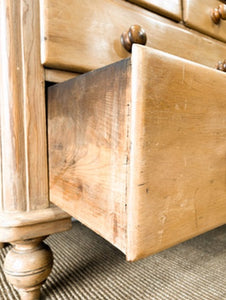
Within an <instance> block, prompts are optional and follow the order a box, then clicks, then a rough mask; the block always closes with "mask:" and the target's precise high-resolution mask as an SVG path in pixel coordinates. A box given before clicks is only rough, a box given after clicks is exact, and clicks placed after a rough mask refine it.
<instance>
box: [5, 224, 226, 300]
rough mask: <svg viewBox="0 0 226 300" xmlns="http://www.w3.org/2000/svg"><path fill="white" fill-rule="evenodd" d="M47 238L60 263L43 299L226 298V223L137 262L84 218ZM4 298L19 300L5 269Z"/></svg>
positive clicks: (180, 299) (50, 278) (190, 299)
mask: <svg viewBox="0 0 226 300" xmlns="http://www.w3.org/2000/svg"><path fill="white" fill-rule="evenodd" d="M46 242H47V244H49V245H50V246H51V248H52V250H53V252H54V257H55V263H54V268H53V271H52V273H51V276H50V277H49V278H48V280H47V282H46V284H45V285H44V287H43V290H42V299H52V300H53V299H54V300H55V299H60V300H61V299H62V300H67V299H68V300H72V299H76V300H77V299H81V300H88V299H107V300H116V299H118V300H127V299H128V300H143V299H145V300H148V299H151V300H167V299H170V300H226V226H223V227H220V228H217V229H215V230H213V231H210V232H208V233H206V234H204V235H201V236H199V237H196V238H194V239H192V240H189V241H187V242H185V243H182V244H180V245H178V246H175V247H173V248H171V249H169V250H165V251H163V252H161V253H159V254H156V255H153V256H151V257H148V258H146V259H143V260H140V261H137V262H135V263H128V262H126V261H125V257H124V255H123V254H122V253H121V252H120V251H119V250H117V249H116V248H114V247H113V246H112V245H110V244H109V243H108V242H106V241H105V240H104V239H102V238H101V237H99V236H98V235H96V234H95V233H93V232H92V231H90V230H89V229H87V228H86V227H84V226H83V225H81V224H80V223H79V222H75V223H74V225H73V228H72V230H71V231H68V232H64V233H60V234H55V235H53V236H50V237H49V238H48V239H47V240H46ZM8 250H9V247H7V248H5V249H3V250H1V251H0V263H1V267H2V264H3V260H4V257H5V254H6V253H7V251H8ZM0 299H1V300H12V299H13V300H14V299H19V297H18V295H17V293H16V292H15V291H14V290H13V289H12V288H11V287H10V285H9V284H8V283H7V282H6V280H5V277H4V275H3V272H2V269H1V272H0Z"/></svg>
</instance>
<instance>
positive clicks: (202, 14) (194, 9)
mask: <svg viewBox="0 0 226 300" xmlns="http://www.w3.org/2000/svg"><path fill="white" fill-rule="evenodd" d="M183 1H184V6H183V7H184V21H185V24H186V25H187V26H189V27H191V28H194V29H196V30H198V31H200V32H203V33H205V34H207V35H209V36H212V37H214V38H216V39H219V40H221V41H224V42H225V41H226V20H220V21H219V23H218V24H215V23H214V22H213V20H212V17H211V14H212V11H213V9H214V8H217V7H218V6H219V5H220V4H223V2H222V1H217V0H199V1H196V0H183Z"/></svg>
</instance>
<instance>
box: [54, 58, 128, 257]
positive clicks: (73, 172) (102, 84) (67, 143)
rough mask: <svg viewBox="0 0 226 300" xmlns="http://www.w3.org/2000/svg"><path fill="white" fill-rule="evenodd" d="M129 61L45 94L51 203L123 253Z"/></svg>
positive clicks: (65, 84) (56, 86)
mask: <svg viewBox="0 0 226 300" xmlns="http://www.w3.org/2000/svg"><path fill="white" fill-rule="evenodd" d="M128 64H129V61H127V60H125V61H123V62H122V63H118V64H117V63H116V64H115V65H112V66H110V67H108V68H104V69H102V70H97V71H94V72H91V73H89V74H85V75H82V76H79V77H77V78H76V79H72V80H69V81H67V82H65V83H62V84H58V85H55V86H52V87H50V88H49V93H48V136H49V142H48V144H49V172H50V200H51V201H52V202H53V203H55V204H56V205H58V206H59V207H61V208H63V209H64V210H65V211H67V212H68V213H70V214H71V215H72V216H74V217H75V218H76V219H78V220H80V221H81V222H83V223H84V224H86V225H88V226H89V227H90V228H91V229H93V230H94V231H96V232H97V233H99V234H101V235H102V236H103V237H104V238H106V239H107V240H108V241H110V242H111V243H113V244H114V245H115V246H117V247H118V248H119V249H121V250H123V251H125V230H126V220H125V210H126V203H125V200H126V171H127V162H128V145H127V127H128V122H127V115H128V106H127V104H128V103H127V99H130V97H129V93H130V80H129V78H128V71H127V70H128V68H129V65H128Z"/></svg>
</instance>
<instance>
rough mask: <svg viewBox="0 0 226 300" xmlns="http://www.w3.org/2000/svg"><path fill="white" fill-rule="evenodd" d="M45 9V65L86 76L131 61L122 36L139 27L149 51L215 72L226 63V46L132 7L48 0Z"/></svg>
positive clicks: (105, 1) (100, 0)
mask: <svg viewBox="0 0 226 300" xmlns="http://www.w3.org/2000/svg"><path fill="white" fill-rule="evenodd" d="M169 2H170V1H169ZM41 4H42V5H41V18H42V26H41V29H42V42H41V45H42V47H41V50H42V51H41V54H42V63H43V64H44V65H45V66H47V67H50V68H55V69H65V70H72V71H76V72H84V71H89V70H93V69H96V68H99V67H102V66H105V65H108V64H110V63H113V62H116V61H119V60H121V59H123V58H126V57H128V56H129V54H128V53H127V52H126V50H124V48H123V47H122V45H121V42H120V35H121V33H122V32H123V31H125V30H128V28H129V27H130V26H131V25H133V24H139V25H141V26H142V27H143V28H144V29H145V31H146V32H147V38H148V39H147V46H152V47H153V48H156V49H160V50H163V51H166V52H169V53H171V54H174V55H177V56H181V57H183V58H186V59H190V60H193V61H195V62H198V63H201V64H204V65H207V66H210V67H214V66H215V65H216V63H217V62H218V61H219V60H222V59H224V58H225V49H226V48H225V45H224V43H221V42H218V41H216V40H214V39H211V38H210V39H207V38H206V36H203V35H201V34H195V33H192V32H191V31H187V30H184V29H183V27H182V26H181V25H177V24H175V22H173V21H169V20H167V19H165V18H163V17H160V16H158V15H156V14H153V13H151V12H149V11H147V10H145V9H142V8H140V7H138V6H136V5H134V4H130V3H128V2H124V1H120V0H118V1H117V0H95V1H89V0H83V1H80V0H64V1H61V0H42V1H41Z"/></svg>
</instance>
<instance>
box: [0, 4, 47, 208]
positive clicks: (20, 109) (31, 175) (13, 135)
mask: <svg viewBox="0 0 226 300" xmlns="http://www.w3.org/2000/svg"><path fill="white" fill-rule="evenodd" d="M0 20H1V26H0V40H1V51H0V82H1V87H0V107H1V109H0V114H1V116H0V119H1V126H0V128H1V151H2V153H1V155H2V161H1V173H2V179H1V185H2V196H3V197H2V198H1V205H0V210H1V211H30V210H34V209H44V208H47V207H48V206H49V200H48V180H47V179H48V178H47V151H46V150H47V146H46V122H45V119H46V116H45V94H44V70H43V67H42V66H41V63H40V47H39V46H40V39H39V35H40V32H39V26H40V25H39V1H38V0H33V1H30V0H18V1H14V0H3V1H0Z"/></svg>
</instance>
